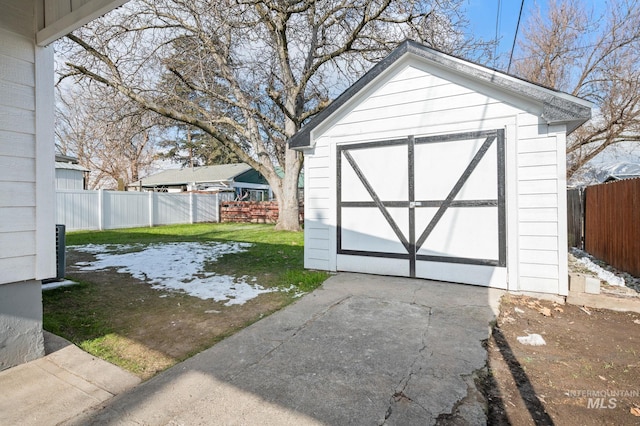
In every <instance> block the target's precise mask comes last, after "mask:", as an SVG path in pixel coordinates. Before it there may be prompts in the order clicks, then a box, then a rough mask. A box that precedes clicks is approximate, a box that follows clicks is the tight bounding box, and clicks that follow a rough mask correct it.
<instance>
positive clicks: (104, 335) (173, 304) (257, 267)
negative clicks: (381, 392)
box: [43, 223, 328, 378]
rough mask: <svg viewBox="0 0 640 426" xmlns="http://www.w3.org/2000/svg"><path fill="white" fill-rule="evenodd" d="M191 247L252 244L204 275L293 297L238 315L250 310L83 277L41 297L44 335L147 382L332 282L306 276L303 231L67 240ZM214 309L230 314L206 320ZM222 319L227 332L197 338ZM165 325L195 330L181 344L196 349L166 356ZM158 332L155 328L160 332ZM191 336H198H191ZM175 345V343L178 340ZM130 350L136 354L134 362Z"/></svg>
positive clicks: (232, 230)
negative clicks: (247, 281) (247, 280)
mask: <svg viewBox="0 0 640 426" xmlns="http://www.w3.org/2000/svg"><path fill="white" fill-rule="evenodd" d="M187 241H189V242H192V241H195V242H198V241H199V242H210V241H219V242H231V241H234V242H247V243H251V247H249V248H248V249H247V251H246V252H243V253H236V254H228V255H225V256H222V257H221V258H219V259H218V260H217V261H215V262H210V263H208V264H207V265H205V269H206V270H207V271H212V272H216V273H219V274H225V275H232V276H236V277H241V276H245V275H246V276H250V277H256V278H257V282H258V283H259V284H261V285H263V286H265V287H280V288H283V289H290V291H288V292H284V293H273V294H272V295H271V296H265V299H260V298H258V299H256V300H257V302H255V303H264V306H261V307H256V306H255V304H254V305H253V307H248V308H247V309H252V310H253V311H251V312H248V313H247V314H246V315H244V314H240V313H238V311H237V310H242V309H245V308H244V306H235V307H233V308H225V307H224V306H222V304H221V303H218V302H213V301H210V300H209V301H203V300H201V299H197V298H194V297H192V296H189V295H186V294H178V293H172V294H170V295H169V296H168V297H167V295H163V294H162V293H161V292H159V291H157V290H152V289H151V288H150V287H149V286H148V285H144V283H142V282H139V281H137V282H136V281H135V280H132V278H130V277H127V276H126V274H125V275H121V274H117V273H115V272H111V273H110V274H109V275H104V274H102V275H100V276H99V277H98V276H97V275H92V274H91V273H88V274H87V273H84V274H81V275H77V276H73V275H72V276H71V278H72V279H75V280H79V279H81V280H82V282H80V284H79V285H77V286H72V287H62V288H58V289H55V290H49V291H46V292H43V309H44V318H43V320H44V328H45V329H46V330H48V331H50V332H52V333H54V334H57V335H60V336H62V337H64V338H66V339H68V340H70V341H71V342H73V343H75V344H76V345H78V346H80V347H81V348H83V349H84V350H86V351H87V352H89V353H91V354H93V355H94V356H97V357H100V358H102V359H105V360H107V361H110V362H112V363H114V364H116V365H119V366H121V367H123V368H125V369H127V370H129V371H131V372H133V373H135V374H139V375H140V376H141V377H143V378H148V377H150V376H151V375H153V374H155V373H156V372H157V371H161V369H164V368H166V367H167V366H169V365H170V363H171V362H174V363H175V362H178V361H180V360H182V359H184V358H185V357H187V356H190V355H193V354H195V353H196V352H197V351H199V350H201V349H204V348H205V347H208V346H210V345H212V344H214V343H215V342H217V341H219V340H221V339H223V338H224V337H227V336H228V335H229V334H232V333H233V332H236V331H238V330H239V329H241V328H243V327H245V326H248V325H249V324H251V323H253V322H255V321H256V320H258V319H259V318H261V317H263V316H264V315H268V314H269V313H271V312H274V311H275V310H278V309H281V308H282V307H284V306H286V305H287V304H289V303H291V302H293V301H294V300H295V299H296V297H297V295H299V293H301V292H310V291H312V290H313V289H315V288H317V287H318V286H319V285H320V284H322V282H323V281H324V280H325V279H326V278H327V277H328V274H327V273H326V272H320V271H308V270H305V269H304V267H303V257H304V253H303V252H304V247H303V243H304V240H303V233H302V232H286V231H275V230H274V227H273V225H262V224H233V223H230V224H195V225H176V226H162V227H154V228H134V229H120V230H108V231H90V232H87V231H82V232H70V233H68V234H67V235H66V242H67V246H74V245H84V244H132V243H136V244H143V245H146V244H154V243H168V242H187ZM67 272H68V273H69V271H67ZM276 294H280V296H276ZM260 297H262V296H260ZM260 300H264V302H260ZM212 309H213V310H216V311H217V310H220V311H224V312H228V313H227V314H224V313H223V314H219V315H218V316H216V317H211V314H207V313H205V312H206V311H209V310H212ZM223 315H228V317H224V318H228V319H225V321H228V323H229V326H228V327H227V328H225V329H224V330H219V331H218V332H217V333H218V334H215V333H213V332H211V334H209V335H207V336H201V335H202V333H201V332H198V333H200V334H199V335H196V334H197V333H196V331H195V329H196V328H198V327H199V325H200V326H201V325H202V324H204V323H206V322H207V321H222V320H223ZM211 318H217V319H211ZM167 319H170V320H171V321H176V322H177V323H180V321H183V322H184V321H186V322H188V323H189V324H191V325H190V326H187V327H185V328H184V329H183V331H182V334H181V335H180V336H182V337H179V336H177V335H176V337H175V339H181V338H183V339H186V340H189V339H190V338H194V339H193V340H194V341H192V342H190V344H191V347H188V345H185V349H184V350H185V352H184V354H176V353H172V354H169V353H167V352H166V351H165V352H163V349H162V348H163V346H162V345H163V344H166V342H165V343H163V342H161V341H160V340H162V336H163V334H165V335H166V332H165V330H166V328H165V329H162V328H161V325H162V323H163V322H164V323H166V322H167ZM207 324H209V323H207ZM213 325H215V324H213ZM154 327H157V329H156V330H155V331H154V330H153V328H154ZM191 329H194V331H193V332H192V334H191V335H189V334H188V333H189V330H191ZM205 329H206V330H208V328H205ZM184 330H186V331H184ZM145 333H146V335H145ZM154 334H155V337H154ZM171 339H174V335H173V334H171ZM165 340H166V339H165ZM196 340H197V341H196ZM132 348H133V349H135V351H137V352H136V353H135V354H133V355H132V354H131V352H132ZM145 357H146V358H147V359H145ZM167 360H168V361H167ZM171 360H173V361H171Z"/></svg>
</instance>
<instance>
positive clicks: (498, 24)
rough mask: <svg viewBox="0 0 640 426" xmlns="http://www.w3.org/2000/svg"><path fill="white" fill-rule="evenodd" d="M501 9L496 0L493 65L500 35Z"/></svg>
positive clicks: (499, 1)
mask: <svg viewBox="0 0 640 426" xmlns="http://www.w3.org/2000/svg"><path fill="white" fill-rule="evenodd" d="M501 9H502V2H501V0H498V10H497V11H496V37H495V43H496V44H495V46H494V47H493V63H494V65H495V62H496V57H497V56H498V34H500V11H501Z"/></svg>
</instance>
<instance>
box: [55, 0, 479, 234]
mask: <svg viewBox="0 0 640 426" xmlns="http://www.w3.org/2000/svg"><path fill="white" fill-rule="evenodd" d="M462 4H463V0H351V1H333V0H298V1H289V0H286V1H285V0H215V1H214V0H190V1H183V0H158V1H155V0H138V1H135V2H133V1H132V2H130V3H129V4H127V5H126V6H125V7H124V8H122V9H119V10H118V11H116V13H114V14H111V15H110V16H109V17H107V18H105V19H102V20H99V21H96V22H94V23H93V24H91V26H89V27H86V28H84V29H82V30H80V31H77V32H75V33H74V34H72V35H69V36H68V40H69V41H71V42H72V43H70V45H69V46H67V47H69V49H70V51H69V52H68V54H69V56H68V57H69V60H68V61H67V67H68V69H67V71H66V73H67V75H76V76H83V77H88V78H90V79H92V80H94V81H97V82H100V83H103V84H105V85H108V86H110V87H113V88H115V89H116V90H118V91H119V92H120V93H122V94H123V95H125V96H127V97H128V98H130V99H132V100H133V101H135V102H136V103H138V104H139V105H141V106H142V107H143V108H146V109H148V110H151V111H155V112H156V113H158V114H161V115H163V116H165V117H169V118H171V119H174V120H177V121H180V122H182V123H185V124H188V125H190V126H193V127H196V128H199V129H201V130H202V131H204V132H205V133H207V134H209V135H210V136H211V137H212V138H214V139H215V140H217V141H219V142H220V143H221V144H222V145H223V146H224V147H225V148H226V149H228V150H229V151H231V152H233V153H235V154H236V155H237V156H238V157H239V158H240V159H242V161H244V162H246V163H248V164H249V165H251V166H252V167H253V168H254V169H256V170H257V171H259V172H260V173H261V174H262V175H263V176H264V177H265V178H266V179H267V181H268V182H269V184H270V185H271V187H272V188H273V191H274V194H275V196H276V199H277V200H278V203H279V220H278V224H277V228H278V229H286V230H298V229H299V223H298V198H297V194H298V191H297V184H298V175H299V172H300V170H301V167H302V161H303V159H302V155H301V153H299V152H297V151H293V150H290V149H288V148H287V140H288V139H289V138H290V137H291V136H292V135H294V134H295V133H296V132H297V131H298V130H299V129H300V128H301V126H302V125H303V124H304V123H305V122H306V121H308V120H309V119H310V117H312V116H313V115H315V114H317V113H318V112H320V111H322V110H323V109H324V108H325V107H326V106H327V104H328V103H329V100H330V99H331V98H333V97H335V96H336V95H338V94H339V93H340V92H341V91H342V90H344V89H346V88H347V87H348V85H349V84H351V83H352V82H353V81H355V80H356V79H357V78H358V77H360V76H361V75H362V73H363V72H364V71H366V70H367V69H368V68H369V67H370V66H371V64H372V62H375V61H377V60H379V59H380V58H382V57H384V56H385V55H386V54H387V53H388V52H389V51H390V50H391V49H393V48H394V47H396V46H397V44H398V43H399V42H401V41H403V40H404V39H407V38H413V39H416V40H419V41H423V40H426V41H429V42H431V43H433V44H435V46H434V47H437V48H440V49H442V50H445V51H448V52H456V53H457V54H458V55H465V54H467V53H472V54H477V52H478V51H477V50H476V47H477V45H474V44H473V43H470V42H469V39H468V38H467V37H466V36H465V34H464V28H462V27H461V24H462V23H463V19H462V17H461V6H462ZM436 27H437V28H438V29H439V30H441V31H438V32H437V33H435V32H434V31H433V29H434V28H436ZM278 170H283V171H284V176H280V175H279V174H278V173H277V171H278Z"/></svg>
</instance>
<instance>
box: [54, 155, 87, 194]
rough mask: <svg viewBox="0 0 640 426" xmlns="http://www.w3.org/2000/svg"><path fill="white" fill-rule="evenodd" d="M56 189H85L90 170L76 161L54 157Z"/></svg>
mask: <svg viewBox="0 0 640 426" xmlns="http://www.w3.org/2000/svg"><path fill="white" fill-rule="evenodd" d="M55 169H56V185H55V187H56V189H87V182H88V179H89V172H90V170H89V169H87V168H85V167H82V166H81V165H80V164H78V159H77V158H75V157H70V156H68V155H56V162H55Z"/></svg>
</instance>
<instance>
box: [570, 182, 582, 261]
mask: <svg viewBox="0 0 640 426" xmlns="http://www.w3.org/2000/svg"><path fill="white" fill-rule="evenodd" d="M584 192H585V191H584V188H575V189H568V190H567V236H568V240H569V241H568V242H569V247H577V248H579V249H582V250H584Z"/></svg>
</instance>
